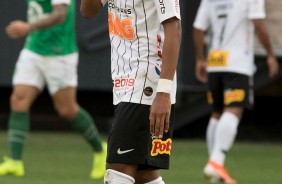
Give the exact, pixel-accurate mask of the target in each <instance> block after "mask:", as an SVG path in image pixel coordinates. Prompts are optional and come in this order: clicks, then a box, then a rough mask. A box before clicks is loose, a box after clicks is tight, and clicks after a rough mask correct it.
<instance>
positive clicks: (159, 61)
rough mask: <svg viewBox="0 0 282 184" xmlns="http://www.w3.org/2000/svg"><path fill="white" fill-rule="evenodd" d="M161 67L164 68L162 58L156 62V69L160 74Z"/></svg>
mask: <svg viewBox="0 0 282 184" xmlns="http://www.w3.org/2000/svg"><path fill="white" fill-rule="evenodd" d="M161 68H162V60H161V59H157V61H156V62H155V71H156V73H157V74H158V75H160V74H161Z"/></svg>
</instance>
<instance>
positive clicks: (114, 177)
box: [104, 169, 135, 184]
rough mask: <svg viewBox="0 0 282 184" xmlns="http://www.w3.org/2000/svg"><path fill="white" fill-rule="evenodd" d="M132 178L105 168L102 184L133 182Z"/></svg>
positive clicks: (129, 183)
mask: <svg viewBox="0 0 282 184" xmlns="http://www.w3.org/2000/svg"><path fill="white" fill-rule="evenodd" d="M134 182H135V180H134V178H133V177H131V176H129V175H127V174H124V173H121V172H118V171H116V170H113V169H107V170H106V173H105V175H104V184H110V183H111V184H123V183H127V184H133V183H134Z"/></svg>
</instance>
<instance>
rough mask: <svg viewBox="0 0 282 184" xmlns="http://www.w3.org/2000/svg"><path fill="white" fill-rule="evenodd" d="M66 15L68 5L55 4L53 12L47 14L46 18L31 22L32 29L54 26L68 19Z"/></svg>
mask: <svg viewBox="0 0 282 184" xmlns="http://www.w3.org/2000/svg"><path fill="white" fill-rule="evenodd" d="M66 15H67V6H66V5H55V6H53V11H52V13H51V14H49V15H47V17H46V18H44V19H42V20H40V21H38V22H35V23H31V24H30V26H31V31H35V30H40V29H46V28H50V27H53V26H55V25H57V24H59V23H61V22H63V21H64V20H65V19H66Z"/></svg>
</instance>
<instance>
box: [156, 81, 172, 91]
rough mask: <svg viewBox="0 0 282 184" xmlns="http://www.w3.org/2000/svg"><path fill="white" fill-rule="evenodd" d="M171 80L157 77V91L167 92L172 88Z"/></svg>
mask: <svg viewBox="0 0 282 184" xmlns="http://www.w3.org/2000/svg"><path fill="white" fill-rule="evenodd" d="M172 85H173V81H172V80H168V79H159V82H158V87H157V92H163V93H169V94H170V92H171V90H172Z"/></svg>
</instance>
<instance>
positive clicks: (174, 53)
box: [160, 18, 181, 80]
mask: <svg viewBox="0 0 282 184" xmlns="http://www.w3.org/2000/svg"><path fill="white" fill-rule="evenodd" d="M164 31H165V40H164V46H163V57H162V60H163V63H162V71H161V75H160V78H163V79H169V80H173V78H174V74H175V71H176V67H177V63H178V57H179V50H180V44H181V23H180V20H178V19H176V18H173V19H170V20H167V21H166V22H165V23H164Z"/></svg>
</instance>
